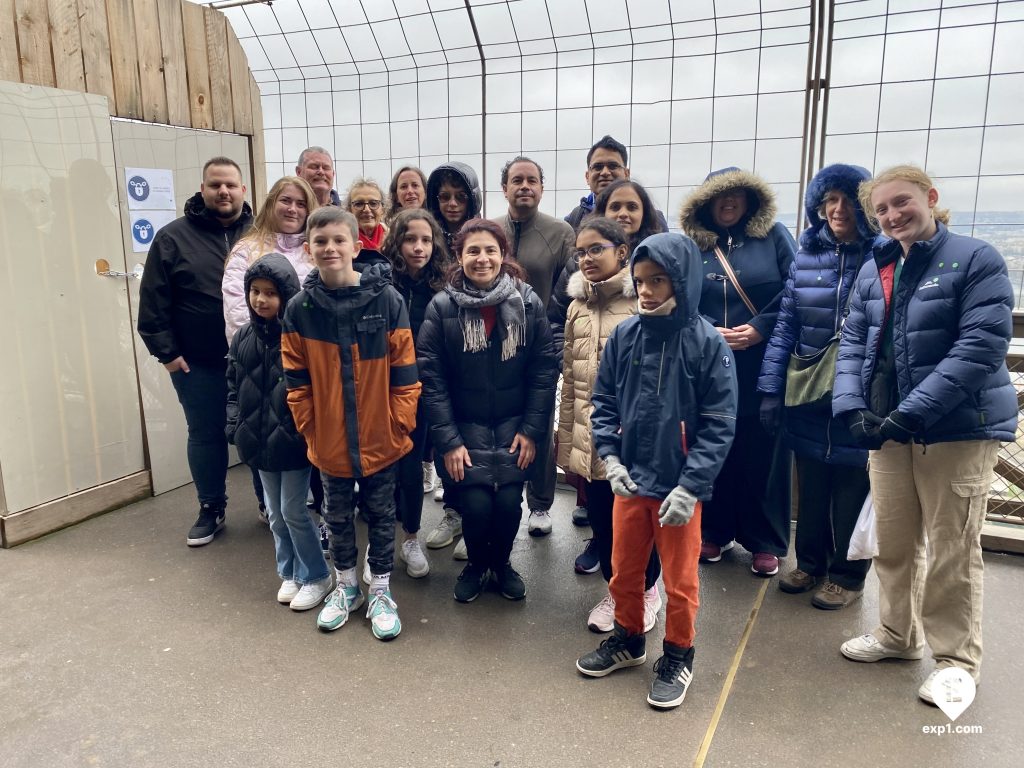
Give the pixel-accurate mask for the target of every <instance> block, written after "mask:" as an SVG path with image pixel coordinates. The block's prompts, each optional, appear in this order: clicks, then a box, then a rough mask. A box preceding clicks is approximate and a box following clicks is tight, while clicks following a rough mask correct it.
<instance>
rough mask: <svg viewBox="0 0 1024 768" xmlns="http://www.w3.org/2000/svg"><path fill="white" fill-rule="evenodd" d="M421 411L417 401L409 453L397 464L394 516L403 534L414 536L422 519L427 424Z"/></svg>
mask: <svg viewBox="0 0 1024 768" xmlns="http://www.w3.org/2000/svg"><path fill="white" fill-rule="evenodd" d="M423 411H424V409H423V401H422V400H421V401H420V404H419V407H418V408H417V409H416V428H415V429H414V430H413V431H412V434H411V435H409V437H410V438H411V439H412V450H411V451H409V452H408V453H407V454H405V456H403V457H402V458H400V459H399V460H398V482H397V483H395V510H396V515H395V516H396V517H397V518H398V521H399V522H400V523H401V524H402V530H403V531H405V532H406V533H417V532H418V531H419V529H420V520H422V518H423V456H424V448H425V444H426V442H427V422H426V418H425V414H424V412H423Z"/></svg>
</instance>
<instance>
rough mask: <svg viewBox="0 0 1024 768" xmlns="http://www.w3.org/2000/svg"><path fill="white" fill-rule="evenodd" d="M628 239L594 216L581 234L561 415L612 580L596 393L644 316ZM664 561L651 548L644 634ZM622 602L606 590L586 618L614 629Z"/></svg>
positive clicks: (570, 467) (567, 449) (566, 458)
mask: <svg viewBox="0 0 1024 768" xmlns="http://www.w3.org/2000/svg"><path fill="white" fill-rule="evenodd" d="M627 243H628V236H627V235H626V233H625V232H624V231H623V230H622V227H620V226H619V225H618V224H617V223H616V222H615V221H612V220H611V219H605V218H600V217H597V216H590V217H588V218H586V219H584V221H583V224H582V225H581V227H580V229H579V232H578V233H577V234H576V250H575V251H574V253H573V256H574V258H575V261H576V264H577V265H578V267H579V269H578V270H577V271H575V272H573V274H572V276H571V277H570V278H569V285H568V292H569V296H570V297H572V299H573V301H572V303H571V304H570V305H569V309H568V311H567V313H566V318H565V347H564V352H563V369H562V400H561V403H560V405H559V414H558V464H559V465H560V466H561V467H562V468H563V469H565V470H566V471H567V472H573V473H575V474H577V475H579V476H580V477H581V478H582V479H583V481H584V482H585V489H586V496H587V510H588V512H589V517H590V527H591V530H593V532H594V542H596V545H597V550H598V558H599V561H600V564H601V575H602V576H604V580H605V582H609V581H611V578H612V503H613V502H614V500H615V497H614V495H613V494H612V488H611V485H610V484H609V483H608V480H607V479H606V478H605V467H604V461H602V460H601V459H600V458H598V456H597V454H596V453H595V452H594V440H593V437H592V435H591V432H590V412H591V411H592V410H593V405H591V402H590V396H591V394H592V392H593V388H594V381H595V380H596V379H597V368H598V364H599V362H600V356H601V350H602V349H604V346H605V342H607V341H608V337H609V336H610V335H611V332H612V331H613V330H614V329H615V326H617V325H618V324H619V323H621V322H622V321H623V320H625V319H626V318H627V317H631V316H632V315H635V314H636V313H637V303H636V290H635V289H634V287H633V279H632V277H630V274H629V268H628V267H627V266H626V263H627V259H628V258H629V256H628V253H629V246H628V244H627ZM660 575H661V562H660V561H659V560H658V553H657V550H652V551H651V557H650V560H649V561H648V563H647V572H646V574H645V580H644V582H645V583H644V590H645V593H644V631H645V632H649V631H650V630H651V629H652V628H653V627H654V624H655V622H656V621H657V617H658V611H659V610H660V609H661V595H660V594H659V592H658V576H660ZM614 623H615V601H614V600H613V599H612V597H611V595H610V594H606V595H605V596H604V597H603V598H602V599H601V601H600V602H599V603H598V604H597V605H596V606H594V608H593V610H591V612H590V615H589V616H588V617H587V626H588V627H590V629H591V630H592V631H594V632H611V631H612V629H613V627H614Z"/></svg>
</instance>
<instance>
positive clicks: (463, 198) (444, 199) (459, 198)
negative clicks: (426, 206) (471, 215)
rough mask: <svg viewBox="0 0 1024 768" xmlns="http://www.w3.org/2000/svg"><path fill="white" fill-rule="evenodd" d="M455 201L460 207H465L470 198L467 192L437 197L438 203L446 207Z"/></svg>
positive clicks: (446, 193)
mask: <svg viewBox="0 0 1024 768" xmlns="http://www.w3.org/2000/svg"><path fill="white" fill-rule="evenodd" d="M452 201H455V202H456V203H458V204H459V205H465V204H466V203H467V202H468V201H469V196H468V195H466V193H465V192H456V193H455V194H454V195H453V194H451V193H449V192H442V193H441V194H440V195H438V196H437V202H439V203H440V204H441V205H445V204H447V203H450V202H452Z"/></svg>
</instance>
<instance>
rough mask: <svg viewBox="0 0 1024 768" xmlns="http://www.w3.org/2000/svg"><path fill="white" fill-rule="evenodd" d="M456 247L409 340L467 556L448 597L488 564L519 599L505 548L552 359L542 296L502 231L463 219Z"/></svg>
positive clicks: (550, 391) (548, 399) (550, 384)
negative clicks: (416, 331)
mask: <svg viewBox="0 0 1024 768" xmlns="http://www.w3.org/2000/svg"><path fill="white" fill-rule="evenodd" d="M455 247H456V254H457V262H456V264H454V265H453V266H452V268H451V269H450V270H449V273H448V282H447V285H446V286H445V290H444V291H443V292H441V293H438V294H437V296H435V297H434V299H433V300H432V301H431V302H430V305H429V306H428V307H427V312H426V316H425V317H424V319H423V325H422V326H421V328H420V332H419V337H418V339H417V342H416V350H417V363H418V365H419V371H420V380H421V381H422V382H423V399H424V401H425V402H426V408H427V419H428V421H429V423H430V434H431V437H432V439H433V442H434V449H435V454H436V455H437V457H438V461H437V465H438V473H439V474H440V475H441V477H442V478H443V479H446V480H447V481H450V482H453V483H454V487H455V488H456V489H457V490H458V497H459V504H458V506H459V509H460V511H461V512H462V517H463V520H462V525H463V535H464V537H465V540H466V547H467V552H468V555H469V564H468V565H467V566H466V567H465V569H463V571H462V574H461V575H460V576H459V580H458V583H457V584H456V587H455V599H456V600H459V601H460V602H469V601H471V600H474V599H476V597H477V596H478V595H479V594H480V592H481V591H482V590H483V587H484V585H485V584H486V582H487V578H488V573H489V572H490V573H493V575H494V578H495V580H496V581H497V584H498V588H499V589H500V591H501V593H502V594H503V595H504V596H505V597H507V598H509V599H510V600H520V599H522V598H523V597H524V596H525V595H526V587H525V586H524V585H523V582H522V579H521V578H520V577H519V574H518V573H516V572H515V570H514V569H513V568H512V566H511V565H510V564H509V555H510V554H511V552H512V542H513V540H514V539H515V536H516V531H517V530H519V522H520V519H521V517H522V497H523V484H524V483H525V482H526V480H527V479H528V478H529V472H530V470H531V469H532V467H531V464H532V462H533V458H534V456H535V453H536V441H537V440H542V439H544V436H545V434H547V431H548V429H549V428H550V424H551V419H552V410H553V408H554V399H555V381H556V378H557V376H558V371H557V358H556V355H555V349H554V345H553V344H552V340H551V327H550V325H549V324H548V322H547V317H546V315H545V312H544V305H543V304H542V303H541V301H540V298H539V297H538V296H537V295H536V294H535V293H534V292H533V290H532V289H531V288H530V286H528V285H527V284H526V283H524V282H523V280H522V277H523V274H522V270H521V268H520V267H518V265H516V264H515V263H514V262H512V261H510V260H509V259H508V256H509V253H508V240H507V239H506V236H505V232H504V230H503V229H502V228H501V227H500V226H498V225H496V224H495V223H494V222H491V221H487V220H485V219H474V220H471V221H468V222H466V224H465V225H464V226H463V227H462V230H461V231H460V233H459V236H458V238H457V240H456V246H455ZM441 459H443V461H442V460H441Z"/></svg>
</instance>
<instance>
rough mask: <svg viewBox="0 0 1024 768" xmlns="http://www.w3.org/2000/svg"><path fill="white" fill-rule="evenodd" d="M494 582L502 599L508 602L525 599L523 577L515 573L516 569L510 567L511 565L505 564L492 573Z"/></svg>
mask: <svg viewBox="0 0 1024 768" xmlns="http://www.w3.org/2000/svg"><path fill="white" fill-rule="evenodd" d="M494 581H495V582H496V583H497V585H498V591H499V592H501V596H502V597H504V598H506V599H508V600H522V599H523V598H524V597H526V585H525V584H524V583H523V577H522V576H520V575H519V574H518V573H516V569H515V568H513V567H512V564H511V563H505V565H503V566H501V567H500V568H498V569H496V570H495V571H494Z"/></svg>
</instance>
